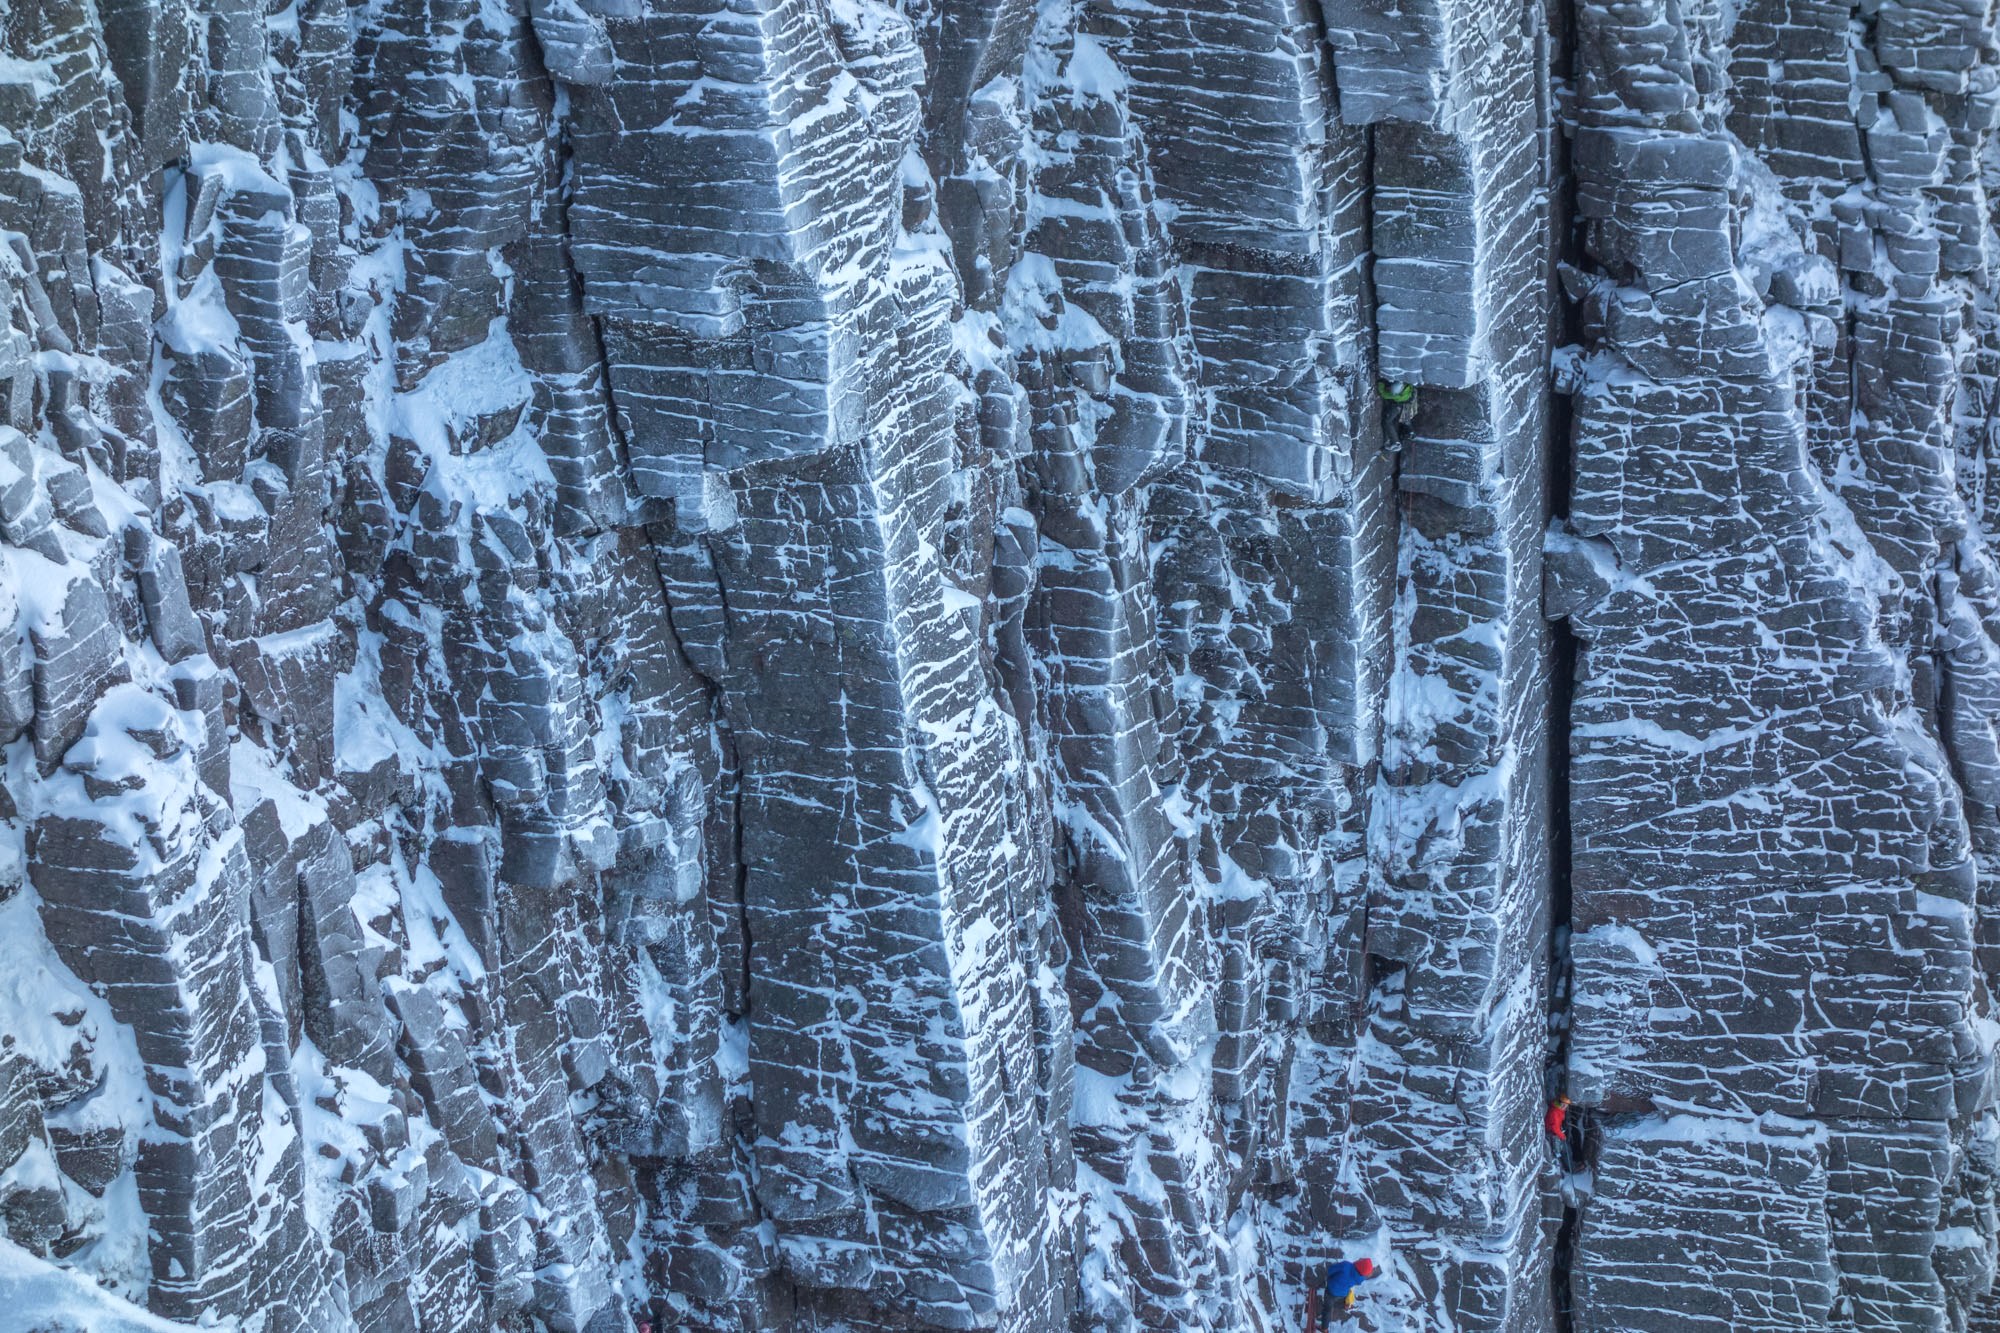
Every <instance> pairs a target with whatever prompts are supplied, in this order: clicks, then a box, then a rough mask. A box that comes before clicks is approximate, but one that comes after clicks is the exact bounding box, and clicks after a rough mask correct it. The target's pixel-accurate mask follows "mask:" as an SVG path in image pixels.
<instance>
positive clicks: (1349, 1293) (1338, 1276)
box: [1306, 1258, 1375, 1333]
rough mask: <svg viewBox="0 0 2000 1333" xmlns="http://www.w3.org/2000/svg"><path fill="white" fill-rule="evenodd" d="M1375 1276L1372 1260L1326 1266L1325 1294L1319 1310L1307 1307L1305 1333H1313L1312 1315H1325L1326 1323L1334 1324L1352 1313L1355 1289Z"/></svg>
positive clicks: (1365, 1259) (1342, 1261)
mask: <svg viewBox="0 0 2000 1333" xmlns="http://www.w3.org/2000/svg"><path fill="white" fill-rule="evenodd" d="M1374 1276H1375V1261H1374V1260H1373V1259H1367V1258H1363V1259H1353V1260H1349V1259H1342V1260H1341V1261H1340V1262H1339V1263H1335V1264H1328V1265H1327V1266H1326V1294H1325V1297H1324V1299H1322V1300H1321V1301H1320V1302H1319V1310H1313V1309H1311V1308H1310V1307H1308V1309H1307V1311H1306V1333H1313V1323H1314V1318H1313V1317H1314V1315H1316V1314H1319V1313H1321V1312H1322V1311H1323V1312H1324V1313H1325V1319H1326V1322H1327V1323H1329V1324H1332V1323H1336V1322H1338V1321H1340V1320H1343V1319H1345V1318H1347V1317H1348V1316H1349V1315H1350V1314H1352V1313H1353V1312H1354V1292H1355V1289H1356V1288H1357V1287H1359V1286H1360V1285H1361V1284H1362V1283H1364V1282H1366V1281H1367V1280H1368V1279H1369V1278H1371V1277H1374Z"/></svg>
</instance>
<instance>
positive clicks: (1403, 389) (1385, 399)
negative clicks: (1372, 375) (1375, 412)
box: [1375, 380, 1417, 454]
mask: <svg viewBox="0 0 2000 1333" xmlns="http://www.w3.org/2000/svg"><path fill="white" fill-rule="evenodd" d="M1375 392H1376V393H1377V394H1378V395H1380V397H1381V399H1382V439H1383V445H1384V447H1385V448H1387V449H1388V451H1389V452H1390V453H1392V454H1393V453H1399V452H1401V450H1402V448H1403V433H1404V432H1405V431H1406V430H1408V429H1409V427H1410V425H1411V424H1412V423H1413V422H1415V421H1416V419H1417V386H1416V385H1414V384H1405V383H1403V382H1402V381H1401V380H1397V381H1396V382H1395V383H1394V384H1391V383H1390V382H1389V381H1388V380H1376V381H1375Z"/></svg>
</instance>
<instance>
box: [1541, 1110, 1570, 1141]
mask: <svg viewBox="0 0 2000 1333" xmlns="http://www.w3.org/2000/svg"><path fill="white" fill-rule="evenodd" d="M1568 1119H1569V1103H1568V1102H1550V1103H1549V1113H1548V1114H1547V1115H1545V1116H1543V1117H1542V1124H1543V1126H1544V1127H1545V1128H1546V1129H1547V1130H1548V1131H1549V1133H1551V1134H1553V1135H1555V1136H1556V1137H1557V1138H1559V1139H1567V1138H1568V1137H1569V1128H1568V1126H1567V1125H1566V1124H1564V1122H1565V1121H1567V1120H1568Z"/></svg>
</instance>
